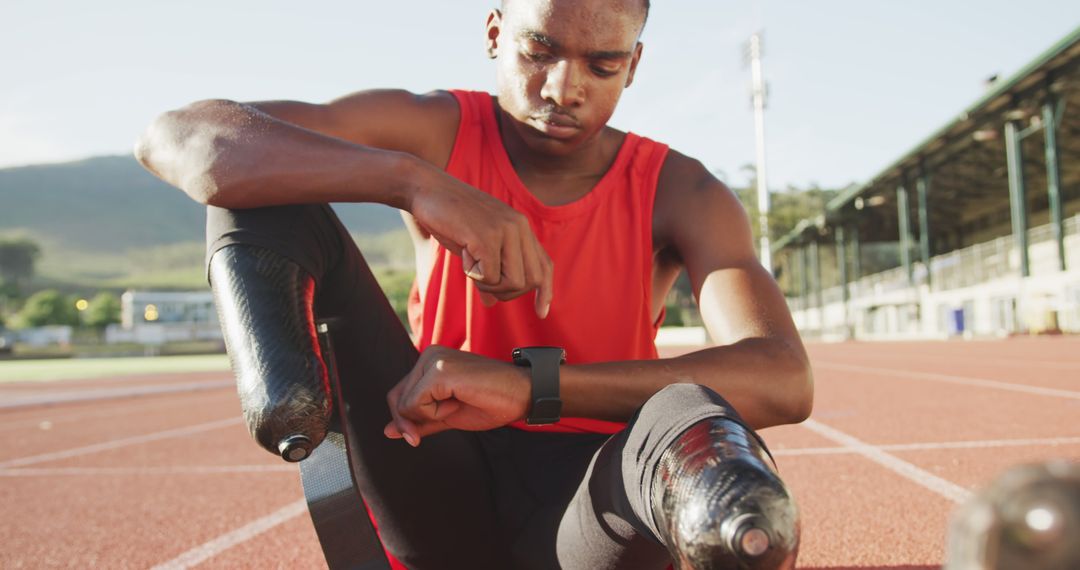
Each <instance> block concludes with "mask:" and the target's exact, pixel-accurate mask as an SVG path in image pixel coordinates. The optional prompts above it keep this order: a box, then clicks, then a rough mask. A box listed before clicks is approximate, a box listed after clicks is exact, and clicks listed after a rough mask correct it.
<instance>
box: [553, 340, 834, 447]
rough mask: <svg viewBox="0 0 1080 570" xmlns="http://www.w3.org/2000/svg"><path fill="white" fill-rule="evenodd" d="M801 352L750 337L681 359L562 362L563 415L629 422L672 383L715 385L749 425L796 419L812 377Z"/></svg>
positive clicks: (801, 415)
mask: <svg viewBox="0 0 1080 570" xmlns="http://www.w3.org/2000/svg"><path fill="white" fill-rule="evenodd" d="M802 354H803V353H802V351H801V350H798V349H797V348H795V347H792V346H790V345H789V343H787V342H785V341H783V340H780V339H771V338H751V339H746V340H742V341H739V342H736V343H734V344H731V345H727V346H717V347H711V348H707V349H704V350H700V351H697V352H693V353H690V354H686V355H683V356H679V357H676V358H667V359H660V360H641V361H626V362H605V363H597V364H585V365H574V366H564V367H563V369H562V374H561V396H562V399H563V416H566V417H588V418H595V419H605V420H611V421H626V420H627V419H629V417H630V416H631V415H632V414H633V413H634V410H636V409H637V408H638V407H639V406H640V405H641V404H642V403H644V402H645V400H647V399H649V397H651V396H652V395H653V394H655V393H656V392H658V391H660V390H661V389H662V388H664V387H665V386H667V385H669V384H676V383H692V384H701V385H704V386H707V387H709V388H711V389H713V390H715V391H716V392H717V393H718V394H720V395H721V396H723V397H724V398H725V399H726V400H727V401H728V402H730V403H731V405H732V406H734V407H735V409H736V410H737V411H738V412H739V414H740V415H741V416H742V417H743V419H745V420H746V421H747V422H748V423H749V424H750V426H751V427H753V428H755V429H758V428H763V427H768V426H772V425H779V424H786V423H797V422H799V421H802V420H803V419H805V418H806V416H807V415H809V413H810V406H811V401H812V398H813V395H812V394H813V382H812V379H811V376H810V368H809V365H808V364H807V362H806V360H805V358H804V357H803V355H802Z"/></svg>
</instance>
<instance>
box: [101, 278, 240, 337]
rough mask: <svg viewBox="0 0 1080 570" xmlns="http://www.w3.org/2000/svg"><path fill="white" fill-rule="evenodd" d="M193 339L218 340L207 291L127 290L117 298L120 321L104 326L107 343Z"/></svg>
mask: <svg viewBox="0 0 1080 570" xmlns="http://www.w3.org/2000/svg"><path fill="white" fill-rule="evenodd" d="M196 340H215V341H216V340H222V334H221V326H220V325H219V324H218V318H217V311H216V310H215V308H214V296H213V293H211V292H210V291H193V292H159V291H127V292H126V293H124V294H123V295H122V296H121V297H120V324H119V325H109V327H108V328H106V329H105V341H106V342H108V343H118V342H135V343H139V344H150V345H154V344H164V343H167V342H184V341H196Z"/></svg>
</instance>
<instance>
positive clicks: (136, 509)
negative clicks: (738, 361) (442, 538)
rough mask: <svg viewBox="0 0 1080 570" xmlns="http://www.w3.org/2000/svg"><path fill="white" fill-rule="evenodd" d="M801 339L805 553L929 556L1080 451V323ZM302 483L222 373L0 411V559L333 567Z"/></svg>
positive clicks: (795, 434) (850, 560)
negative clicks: (1008, 494) (970, 506)
mask: <svg viewBox="0 0 1080 570" xmlns="http://www.w3.org/2000/svg"><path fill="white" fill-rule="evenodd" d="M810 351H811V354H812V359H813V361H814V365H815V376H816V379H817V380H816V382H817V386H816V392H817V395H816V404H815V411H814V416H813V419H812V420H811V421H810V422H808V423H806V424H803V425H800V426H785V427H780V428H773V429H768V430H765V431H763V432H762V435H763V436H764V437H765V439H766V441H767V442H768V443H769V445H770V446H771V448H772V450H773V452H774V453H775V455H776V459H777V462H778V463H779V466H780V470H781V473H782V475H783V477H784V479H785V480H786V481H787V483H788V485H789V486H790V487H791V489H792V490H793V492H794V494H795V496H796V499H797V500H798V502H799V505H800V508H801V511H802V516H803V546H802V551H801V555H800V557H799V561H800V567H802V568H815V569H839V568H889V569H894V568H920V569H921V568H936V567H938V566H940V564H941V563H942V561H943V557H944V542H945V529H946V524H947V521H948V516H949V514H950V512H951V511H952V510H953V508H954V507H955V505H956V500H959V499H962V498H963V496H964V495H965V494H966V493H967V492H968V491H970V490H972V489H976V488H978V487H979V486H981V485H984V484H986V483H987V482H988V481H989V480H990V479H992V478H993V477H994V476H995V475H996V474H998V473H999V472H1000V471H1001V470H1002V469H1005V468H1006V467H1008V466H1010V465H1014V464H1017V463H1021V462H1028V461H1038V460H1045V459H1050V458H1061V457H1064V458H1069V459H1073V460H1076V459H1080V422H1077V421H1076V418H1078V417H1080V339H1069V338H1044V339H1013V340H1006V341H994V342H948V343H944V342H943V343H890V344H876V343H875V344H838V345H813V346H811V347H810ZM217 379H221V375H213V374H206V373H199V374H191V375H174V376H170V377H166V376H155V377H138V378H124V379H115V380H112V381H93V382H91V381H71V382H62V383H61V382H57V383H49V384H40V383H37V384H32V385H31V384H25V385H11V384H9V385H4V386H2V387H0V398H5V399H7V398H13V397H16V396H18V397H25V396H27V395H35V394H39V395H46V394H62V393H67V392H71V391H74V390H86V389H90V388H108V389H114V388H116V387H118V386H119V387H122V386H132V387H138V386H148V385H154V386H157V385H164V384H169V383H177V384H178V385H182V384H185V383H198V382H205V381H208V380H217ZM302 497H303V495H302V493H301V491H300V486H299V482H298V476H297V472H296V469H295V467H294V466H290V465H286V464H284V463H282V462H281V461H280V460H277V459H275V458H274V457H272V456H270V455H269V454H267V453H265V452H263V451H262V450H260V449H258V448H257V447H256V446H255V444H254V443H252V442H251V440H250V438H249V436H248V435H247V432H246V430H245V429H244V427H243V426H242V424H241V422H240V419H239V406H238V404H237V401H236V396H235V394H234V392H233V391H232V390H231V389H229V388H221V389H205V388H204V389H202V390H200V391H194V392H178V393H170V394H157V395H144V396H140V397H138V398H110V399H105V400H99V401H92V402H73V403H60V404H56V405H51V406H34V407H24V408H15V409H0V505H2V510H0V536H2V537H3V538H4V548H2V549H0V567H2V568H41V567H63V568H86V567H100V568H149V567H153V566H155V565H158V564H162V563H171V564H172V565H171V566H168V567H171V568H187V567H194V566H198V567H200V568H269V567H280V568H309V567H311V568H318V567H323V566H325V563H324V562H323V560H322V555H321V552H320V550H319V546H318V543H317V540H316V538H315V532H314V530H313V528H312V525H311V522H310V519H308V517H307V515H306V511H305V510H304V509H303V508H302V506H301V503H298V501H300V500H301V499H302Z"/></svg>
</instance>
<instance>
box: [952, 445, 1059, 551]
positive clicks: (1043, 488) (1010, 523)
mask: <svg viewBox="0 0 1080 570" xmlns="http://www.w3.org/2000/svg"><path fill="white" fill-rule="evenodd" d="M946 558H947V560H948V561H947V562H946V564H945V567H944V570H1013V569H1024V570H1077V569H1080V464H1077V463H1070V462H1066V461H1055V462H1051V463H1045V464H1039V465H1023V466H1020V467H1015V468H1012V469H1010V470H1008V471H1006V472H1005V473H1004V474H1002V475H1001V476H1000V477H999V478H998V479H997V480H995V481H994V482H993V483H992V484H991V485H990V486H989V487H987V488H986V489H984V490H983V491H981V492H980V493H978V494H977V495H975V496H974V497H972V499H971V500H969V501H968V502H967V503H965V504H964V505H963V506H961V507H960V509H958V510H957V511H956V513H955V514H954V515H953V519H952V523H951V526H950V529H949V543H948V552H947V557H946Z"/></svg>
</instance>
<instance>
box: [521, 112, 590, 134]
mask: <svg viewBox="0 0 1080 570" xmlns="http://www.w3.org/2000/svg"><path fill="white" fill-rule="evenodd" d="M529 122H530V124H531V125H532V126H533V128H535V129H536V130H538V131H540V132H541V133H543V134H545V135H547V136H549V137H552V138H559V139H563V138H571V137H573V136H575V135H577V133H578V131H579V130H581V127H580V126H579V125H578V123H577V121H576V120H575V119H574V118H573V117H571V116H569V115H564V114H562V113H546V114H543V115H535V116H533V117H532V118H531V119H530V121H529Z"/></svg>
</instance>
